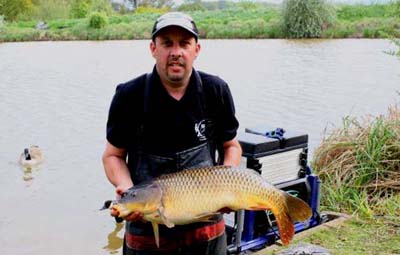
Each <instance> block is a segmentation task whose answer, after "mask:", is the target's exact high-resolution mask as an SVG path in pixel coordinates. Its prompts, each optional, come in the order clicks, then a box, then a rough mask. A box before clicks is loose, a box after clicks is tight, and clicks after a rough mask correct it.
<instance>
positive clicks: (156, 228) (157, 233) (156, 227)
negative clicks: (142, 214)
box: [151, 221, 160, 248]
mask: <svg viewBox="0 0 400 255" xmlns="http://www.w3.org/2000/svg"><path fill="white" fill-rule="evenodd" d="M151 225H152V226H153V232H154V239H155V240H156V245H157V248H160V233H159V232H158V224H157V223H156V222H154V221H152V222H151Z"/></svg>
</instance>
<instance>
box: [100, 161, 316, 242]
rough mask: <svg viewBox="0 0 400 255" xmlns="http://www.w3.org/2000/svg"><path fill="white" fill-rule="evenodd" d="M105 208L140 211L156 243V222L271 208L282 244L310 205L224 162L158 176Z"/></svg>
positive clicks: (180, 222) (124, 213) (183, 221)
mask: <svg viewBox="0 0 400 255" xmlns="http://www.w3.org/2000/svg"><path fill="white" fill-rule="evenodd" d="M107 208H110V209H111V210H114V211H116V212H117V213H118V216H119V217H125V216H127V215H129V214H130V213H132V212H140V213H142V214H143V219H145V220H147V221H149V222H151V223H152V226H153V230H154V237H155V241H156V244H157V246H159V234H158V233H159V232H158V224H164V225H166V226H167V227H169V228H172V227H174V226H175V225H184V224H189V223H194V222H208V221H210V220H212V218H214V217H215V216H216V215H218V214H219V212H218V211H219V210H221V209H222V208H229V209H231V210H233V211H237V210H239V209H246V210H271V211H272V213H273V214H274V216H275V219H276V222H277V224H278V229H279V232H280V239H281V241H282V243H283V244H284V245H287V244H289V242H290V241H291V240H292V238H293V235H294V223H295V222H301V221H306V220H308V219H309V218H310V217H311V215H312V211H311V208H310V207H309V206H308V205H307V204H306V203H305V202H304V201H303V200H301V199H299V198H296V197H294V196H292V195H289V194H288V193H286V192H284V191H282V190H279V189H277V188H276V187H274V186H273V185H271V184H270V183H268V182H267V180H265V179H264V178H263V177H261V175H260V174H258V173H257V172H255V171H253V170H249V169H241V168H236V167H229V166H214V167H205V168H194V169H188V170H183V171H180V172H176V173H172V174H166V175H162V176H160V177H157V178H155V179H153V180H151V181H150V182H146V183H141V184H139V185H135V186H133V187H132V188H130V189H128V190H127V191H126V192H125V193H124V194H123V195H122V198H121V199H118V200H114V201H111V200H108V201H106V202H105V203H104V207H103V208H102V209H107Z"/></svg>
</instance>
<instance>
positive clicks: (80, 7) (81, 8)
mask: <svg viewBox="0 0 400 255" xmlns="http://www.w3.org/2000/svg"><path fill="white" fill-rule="evenodd" d="M89 7H90V3H89V2H88V1H86V0H73V1H72V2H71V7H70V12H69V13H70V16H71V18H76V19H80V18H84V17H86V15H87V14H88V13H89Z"/></svg>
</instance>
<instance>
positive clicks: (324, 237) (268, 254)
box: [260, 200, 400, 255]
mask: <svg viewBox="0 0 400 255" xmlns="http://www.w3.org/2000/svg"><path fill="white" fill-rule="evenodd" d="M398 202H400V201H399V200H398ZM396 218H397V219H396ZM342 219H343V218H342ZM342 219H338V222H336V223H333V222H328V223H326V224H324V225H322V226H321V227H320V229H319V230H317V229H315V230H316V231H313V230H311V231H307V232H309V233H308V234H307V232H306V233H305V235H303V237H302V238H296V236H295V238H294V240H293V243H292V244H293V246H297V244H299V243H300V244H302V245H303V246H304V244H314V245H317V246H319V247H324V248H326V249H327V250H329V254H331V255H343V254H351V255H377V254H379V255H394V254H400V235H399V234H400V232H399V231H400V230H399V227H398V226H399V224H400V221H399V220H400V219H399V218H398V217H396V216H393V217H390V216H383V217H376V218H375V219H373V220H367V219H361V218H357V217H353V218H351V219H348V220H346V221H344V220H343V221H344V222H341V220H342ZM275 246H276V247H270V248H269V249H266V251H265V252H264V251H263V252H262V253H260V254H263V255H273V254H274V255H276V254H287V253H285V252H286V251H287V247H285V246H280V247H279V246H277V245H275ZM291 254H319V253H318V252H315V253H291ZM321 254H327V253H326V252H321Z"/></svg>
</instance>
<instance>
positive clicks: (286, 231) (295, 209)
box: [272, 193, 312, 245]
mask: <svg viewBox="0 0 400 255" xmlns="http://www.w3.org/2000/svg"><path fill="white" fill-rule="evenodd" d="M284 201H285V203H282V204H281V205H282V207H281V208H275V210H274V209H272V212H273V213H274V216H275V219H276V222H277V224H278V229H279V233H280V238H281V241H282V243H283V244H284V245H288V244H289V243H290V241H291V240H292V239H293V236H294V223H295V222H301V221H306V220H308V219H309V218H310V217H311V215H312V211H311V208H310V207H309V206H308V205H307V203H305V202H304V201H303V200H301V199H299V198H297V197H294V196H292V195H289V194H287V193H284Z"/></svg>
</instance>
